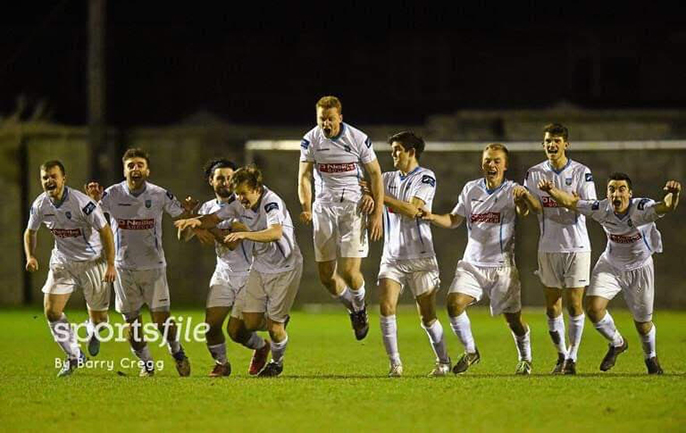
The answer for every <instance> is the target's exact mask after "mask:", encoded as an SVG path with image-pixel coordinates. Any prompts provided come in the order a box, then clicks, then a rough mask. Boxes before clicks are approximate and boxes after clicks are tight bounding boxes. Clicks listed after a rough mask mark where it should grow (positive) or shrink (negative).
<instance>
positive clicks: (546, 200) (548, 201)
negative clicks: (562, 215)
mask: <svg viewBox="0 0 686 433" xmlns="http://www.w3.org/2000/svg"><path fill="white" fill-rule="evenodd" d="M541 204H542V205H543V207H559V205H558V204H557V202H556V201H555V200H553V198H552V197H550V196H547V195H544V196H541Z"/></svg>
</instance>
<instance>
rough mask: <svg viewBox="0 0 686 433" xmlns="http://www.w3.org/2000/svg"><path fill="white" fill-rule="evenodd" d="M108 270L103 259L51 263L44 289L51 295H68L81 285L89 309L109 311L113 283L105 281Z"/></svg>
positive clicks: (44, 291)
mask: <svg viewBox="0 0 686 433" xmlns="http://www.w3.org/2000/svg"><path fill="white" fill-rule="evenodd" d="M106 271H107V263H106V262H105V260H103V259H100V260H93V261H89V262H70V263H66V264H60V265H51V266H50V270H49V271H48V278H47V279H46V280H45V285H43V290H42V291H43V293H45V294H49V295H66V294H67V293H72V292H73V291H74V289H75V288H76V287H80V288H81V290H83V297H84V298H85V299H86V305H87V306H88V309H89V310H91V311H107V308H109V306H110V291H111V287H112V285H111V284H110V283H105V282H104V281H103V278H104V277H105V272H106Z"/></svg>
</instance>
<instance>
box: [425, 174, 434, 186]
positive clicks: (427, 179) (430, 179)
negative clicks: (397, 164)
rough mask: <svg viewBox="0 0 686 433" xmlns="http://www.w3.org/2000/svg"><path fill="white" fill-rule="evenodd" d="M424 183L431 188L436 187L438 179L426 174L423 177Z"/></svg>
mask: <svg viewBox="0 0 686 433" xmlns="http://www.w3.org/2000/svg"><path fill="white" fill-rule="evenodd" d="M422 183H426V184H428V185H431V186H436V179H434V178H433V177H431V176H429V175H428V174H425V175H424V176H422Z"/></svg>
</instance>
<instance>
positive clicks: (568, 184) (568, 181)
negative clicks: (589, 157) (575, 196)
mask: <svg viewBox="0 0 686 433" xmlns="http://www.w3.org/2000/svg"><path fill="white" fill-rule="evenodd" d="M565 185H567V186H571V185H572V178H571V177H568V178H566V179H565Z"/></svg>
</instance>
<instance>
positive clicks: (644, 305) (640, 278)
mask: <svg viewBox="0 0 686 433" xmlns="http://www.w3.org/2000/svg"><path fill="white" fill-rule="evenodd" d="M654 277H655V271H654V267H653V258H652V257H651V258H650V259H648V260H647V261H646V263H645V264H644V265H643V266H641V267H640V268H638V269H633V270H630V271H622V270H618V269H616V268H613V267H612V266H611V265H610V264H609V263H608V262H607V261H606V260H605V259H603V257H602V256H601V257H600V259H598V263H596V265H595V267H594V268H593V275H592V276H591V285H590V287H589V288H588V291H587V292H586V296H599V297H601V298H605V299H608V300H610V299H612V298H614V297H615V296H616V295H617V293H619V292H620V291H621V292H622V295H624V300H625V301H626V305H627V307H629V310H631V314H632V315H633V316H634V320H635V321H637V322H650V321H651V320H652V319H653V301H654V299H655V278H654Z"/></svg>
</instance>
